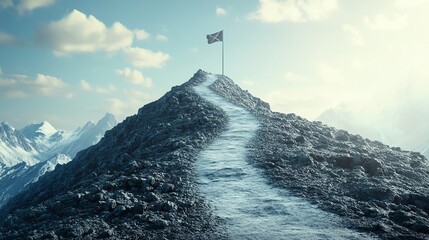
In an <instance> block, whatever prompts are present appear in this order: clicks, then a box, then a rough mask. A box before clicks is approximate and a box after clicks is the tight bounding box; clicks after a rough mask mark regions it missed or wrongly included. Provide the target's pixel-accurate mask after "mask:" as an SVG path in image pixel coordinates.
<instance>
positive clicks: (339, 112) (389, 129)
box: [316, 108, 429, 159]
mask: <svg viewBox="0 0 429 240" xmlns="http://www.w3.org/2000/svg"><path fill="white" fill-rule="evenodd" d="M368 117H369V116H366V117H365V114H363V113H360V112H356V111H353V110H350V109H343V108H331V109H328V110H326V111H324V112H323V113H322V114H321V115H320V116H319V117H318V118H317V119H316V120H317V121H321V122H323V123H325V124H328V125H330V126H333V127H336V128H338V129H344V130H347V131H349V132H351V133H354V134H359V135H361V136H363V137H365V138H369V139H374V140H378V141H381V142H383V143H386V144H389V145H392V146H396V147H400V148H402V149H405V150H409V151H416V152H420V153H421V154H423V155H424V156H425V157H426V158H428V159H429V126H427V124H424V125H421V124H418V121H417V123H416V121H412V120H410V119H407V120H408V122H409V124H403V122H407V120H403V119H396V118H395V117H398V116H396V115H395V114H390V115H386V116H378V118H377V119H378V121H374V120H367V119H366V118H368ZM398 118H399V117H398Z"/></svg>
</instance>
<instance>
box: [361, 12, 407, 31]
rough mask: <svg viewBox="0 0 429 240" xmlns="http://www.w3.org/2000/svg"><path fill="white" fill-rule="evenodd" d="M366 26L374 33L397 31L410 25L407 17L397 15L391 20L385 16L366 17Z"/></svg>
mask: <svg viewBox="0 0 429 240" xmlns="http://www.w3.org/2000/svg"><path fill="white" fill-rule="evenodd" d="M363 21H364V23H365V25H366V26H367V27H368V28H369V29H370V30H373V31H396V30H401V29H403V28H405V27H407V25H408V16H407V15H395V16H393V17H391V18H389V17H387V16H386V15H384V14H378V15H376V16H375V17H374V18H372V19H371V18H369V17H364V20H363Z"/></svg>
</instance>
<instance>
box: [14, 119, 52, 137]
mask: <svg viewBox="0 0 429 240" xmlns="http://www.w3.org/2000/svg"><path fill="white" fill-rule="evenodd" d="M20 132H21V133H22V134H23V135H24V136H25V137H26V138H28V139H30V140H34V139H36V138H49V137H50V136H52V135H54V134H55V133H56V132H58V131H57V130H56V129H55V128H54V127H53V126H52V125H51V124H50V123H49V122H47V121H43V122H41V123H36V124H30V125H27V126H25V127H24V128H23V129H21V130H20Z"/></svg>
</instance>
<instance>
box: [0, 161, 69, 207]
mask: <svg viewBox="0 0 429 240" xmlns="http://www.w3.org/2000/svg"><path fill="white" fill-rule="evenodd" d="M70 161H71V158H70V157H69V156H68V155H64V154H57V155H55V156H54V157H53V158H51V159H49V160H47V161H44V162H39V163H37V164H35V165H32V166H28V165H27V164H26V163H24V162H22V163H19V164H17V165H14V166H12V167H10V168H5V170H4V172H3V173H2V174H1V175H0V207H1V206H2V205H3V204H4V203H6V201H7V200H8V199H10V198H11V197H13V196H15V195H16V194H18V193H19V192H21V191H23V190H25V189H26V188H27V187H28V185H29V184H30V183H33V182H36V181H37V180H38V179H39V178H40V177H41V176H43V175H44V174H45V173H47V172H50V171H53V170H54V169H55V167H56V166H57V165H58V164H66V163H68V162H70Z"/></svg>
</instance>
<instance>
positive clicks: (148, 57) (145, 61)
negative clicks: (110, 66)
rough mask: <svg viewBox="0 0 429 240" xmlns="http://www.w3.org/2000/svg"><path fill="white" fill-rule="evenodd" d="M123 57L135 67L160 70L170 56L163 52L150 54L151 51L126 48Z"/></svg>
mask: <svg viewBox="0 0 429 240" xmlns="http://www.w3.org/2000/svg"><path fill="white" fill-rule="evenodd" d="M124 53H125V56H126V58H127V59H128V60H130V61H131V62H132V63H133V64H134V66H136V67H153V68H161V67H163V66H164V64H165V62H166V61H167V60H168V59H170V56H169V55H168V54H166V53H163V52H152V51H151V50H148V49H144V48H139V47H135V48H133V47H128V48H125V49H124Z"/></svg>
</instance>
